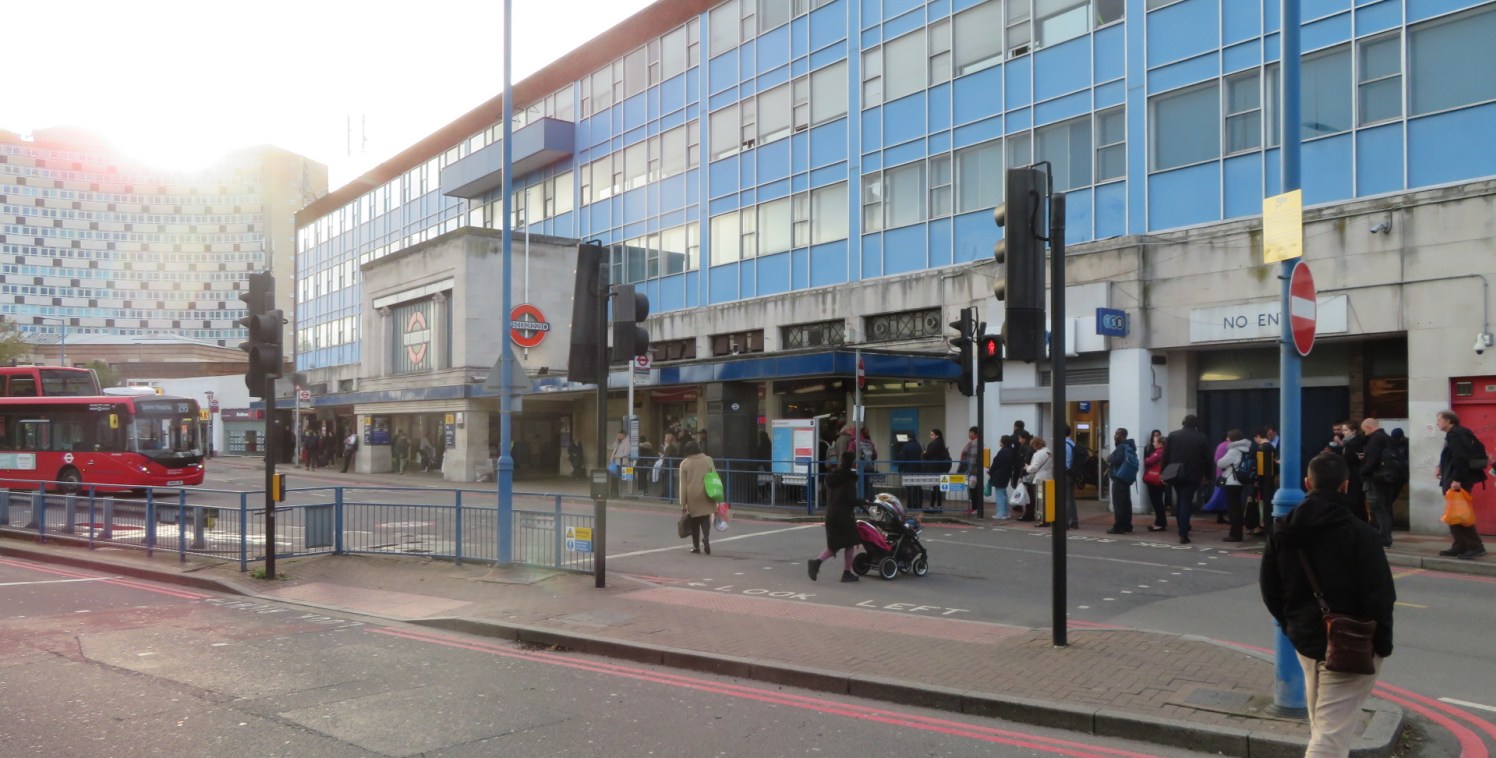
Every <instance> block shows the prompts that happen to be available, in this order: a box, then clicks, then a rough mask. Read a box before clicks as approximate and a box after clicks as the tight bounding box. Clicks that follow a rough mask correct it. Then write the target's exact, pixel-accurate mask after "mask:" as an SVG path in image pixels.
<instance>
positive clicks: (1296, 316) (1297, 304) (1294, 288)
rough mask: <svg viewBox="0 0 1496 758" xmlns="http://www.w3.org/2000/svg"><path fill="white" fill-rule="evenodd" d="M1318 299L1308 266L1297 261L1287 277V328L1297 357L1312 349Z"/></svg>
mask: <svg viewBox="0 0 1496 758" xmlns="http://www.w3.org/2000/svg"><path fill="white" fill-rule="evenodd" d="M1318 298H1319V296H1318V294H1317V293H1316V292H1315V290H1314V275H1313V274H1311V273H1309V265H1308V264H1306V263H1304V262H1303V261H1299V262H1298V264H1296V265H1295V266H1294V267H1293V273H1292V274H1290V275H1289V277H1288V328H1289V330H1290V331H1292V332H1293V347H1294V349H1295V350H1298V351H1299V355H1308V354H1309V351H1310V350H1312V349H1314V335H1315V332H1316V330H1317V329H1316V326H1317V324H1318V321H1319V299H1318Z"/></svg>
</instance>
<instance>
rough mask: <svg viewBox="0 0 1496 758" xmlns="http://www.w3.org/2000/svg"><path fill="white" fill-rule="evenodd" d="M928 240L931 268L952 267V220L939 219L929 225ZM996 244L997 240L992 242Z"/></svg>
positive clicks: (947, 218) (948, 218)
mask: <svg viewBox="0 0 1496 758" xmlns="http://www.w3.org/2000/svg"><path fill="white" fill-rule="evenodd" d="M926 231H927V235H926V239H927V240H928V244H929V250H930V253H929V266H930V268H938V267H940V266H949V265H951V219H950V217H946V218H939V219H935V220H934V221H931V222H930V223H929V224H928V225H927V229H926ZM992 241H993V242H996V241H997V239H996V238H994V239H993V240H992Z"/></svg>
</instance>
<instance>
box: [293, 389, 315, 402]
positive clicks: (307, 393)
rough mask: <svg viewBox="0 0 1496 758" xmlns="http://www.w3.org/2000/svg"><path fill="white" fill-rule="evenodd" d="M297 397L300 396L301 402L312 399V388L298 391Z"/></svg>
mask: <svg viewBox="0 0 1496 758" xmlns="http://www.w3.org/2000/svg"><path fill="white" fill-rule="evenodd" d="M296 397H297V398H299V399H300V400H301V402H303V403H305V402H306V401H308V400H311V399H312V391H311V390H299V391H298V392H297V393H296Z"/></svg>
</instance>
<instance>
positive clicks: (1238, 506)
mask: <svg viewBox="0 0 1496 758" xmlns="http://www.w3.org/2000/svg"><path fill="white" fill-rule="evenodd" d="M1251 448H1252V443H1251V441H1250V440H1248V439H1247V438H1246V435H1244V434H1242V431H1241V430H1240V429H1232V430H1231V431H1229V432H1226V453H1225V454H1224V455H1222V456H1221V457H1220V458H1217V459H1216V470H1217V471H1219V472H1220V474H1219V477H1220V478H1219V481H1220V482H1221V486H1222V487H1223V488H1224V489H1225V490H1226V520H1227V523H1229V524H1230V525H1231V528H1230V530H1229V533H1228V534H1227V535H1226V536H1225V538H1224V539H1222V540H1221V541H1222V542H1241V541H1242V533H1241V530H1242V520H1243V516H1244V514H1243V512H1242V490H1243V489H1245V488H1246V486H1247V485H1248V484H1249V483H1250V480H1251V479H1252V478H1255V476H1256V464H1255V462H1254V461H1253V460H1252V458H1251V456H1249V455H1248V454H1247V451H1248V450H1250V449H1251Z"/></svg>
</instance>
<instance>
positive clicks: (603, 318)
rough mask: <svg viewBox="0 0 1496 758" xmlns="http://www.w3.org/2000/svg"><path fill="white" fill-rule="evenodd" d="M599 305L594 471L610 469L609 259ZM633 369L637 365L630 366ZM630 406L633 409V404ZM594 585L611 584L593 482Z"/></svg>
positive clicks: (602, 501) (601, 509)
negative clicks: (595, 457)
mask: <svg viewBox="0 0 1496 758" xmlns="http://www.w3.org/2000/svg"><path fill="white" fill-rule="evenodd" d="M598 268H599V274H598V278H597V284H598V292H596V293H594V294H593V297H596V298H597V300H598V307H597V348H596V349H597V353H596V356H597V366H598V373H599V374H600V376H599V377H598V380H597V408H596V412H595V414H594V415H595V417H596V419H597V423H596V424H595V425H594V426H596V427H597V460H596V461H595V462H594V463H595V465H594V466H593V471H604V472H606V471H607V470H608V292H609V287H608V259H607V258H601V259H599V261H598ZM629 370H630V371H632V370H633V367H632V366H630V367H629ZM629 410H633V409H632V408H630V409H629ZM607 486H608V487H610V488H611V487H612V486H613V477H612V474H611V473H610V474H608V485H607ZM592 586H593V587H596V588H597V589H603V588H605V587H607V586H608V495H607V490H606V489H604V490H601V491H599V490H598V489H597V486H596V485H593V494H592Z"/></svg>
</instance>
